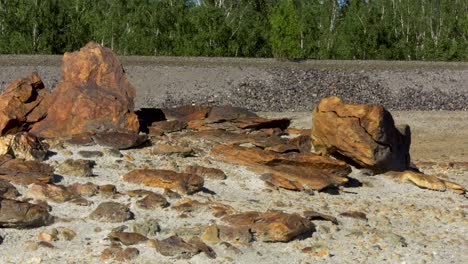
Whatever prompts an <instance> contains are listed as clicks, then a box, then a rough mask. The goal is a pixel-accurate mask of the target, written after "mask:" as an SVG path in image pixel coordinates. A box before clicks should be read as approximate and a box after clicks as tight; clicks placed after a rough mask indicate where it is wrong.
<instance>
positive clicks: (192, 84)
mask: <svg viewBox="0 0 468 264" xmlns="http://www.w3.org/2000/svg"><path fill="white" fill-rule="evenodd" d="M121 59H122V63H123V64H124V67H125V69H126V71H127V73H128V76H129V78H130V81H131V82H132V84H134V86H135V87H137V94H138V95H137V98H136V106H137V107H138V108H140V107H171V106H176V105H184V104H212V105H215V104H216V105H222V104H230V105H235V106H242V107H246V108H248V109H251V110H254V111H309V110H311V109H312V108H313V106H314V105H315V104H317V103H318V101H319V100H320V99H321V98H323V97H326V96H331V95H336V96H340V97H342V98H344V99H346V100H347V101H351V102H356V103H372V104H382V105H384V106H385V107H387V108H388V109H390V110H465V111H466V110H468V106H467V104H466V102H468V63H443V62H442V63H434V62H382V61H375V62H374V61H304V62H290V61H278V60H273V59H230V58H155V57H122V58H121ZM32 71H37V72H39V74H40V75H41V76H42V78H43V79H44V81H45V83H46V86H47V87H48V88H49V89H52V88H53V87H54V86H55V85H56V84H57V82H58V81H59V80H60V57H59V56H0V87H2V88H3V87H4V86H5V84H6V83H8V82H9V81H11V80H13V79H16V78H20V77H22V76H24V75H26V74H29V73H30V72H32Z"/></svg>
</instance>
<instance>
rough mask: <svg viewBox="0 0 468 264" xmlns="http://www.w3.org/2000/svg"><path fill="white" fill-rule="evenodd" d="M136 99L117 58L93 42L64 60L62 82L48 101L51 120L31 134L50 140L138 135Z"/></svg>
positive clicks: (46, 120)
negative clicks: (115, 133)
mask: <svg viewBox="0 0 468 264" xmlns="http://www.w3.org/2000/svg"><path fill="white" fill-rule="evenodd" d="M134 97H135V88H134V87H133V86H132V85H131V84H130V83H129V82H128V80H127V77H126V75H125V72H124V70H123V67H122V65H121V64H120V62H119V60H118V59H117V57H116V56H115V54H114V53H113V52H112V51H111V50H110V49H108V48H104V47H102V46H100V45H98V44H96V43H93V42H90V43H88V44H87V45H86V46H85V47H83V48H82V49H80V50H79V51H76V52H72V53H65V55H64V56H63V60H62V80H61V82H60V83H59V84H58V85H57V87H56V88H55V90H54V91H53V92H52V93H51V94H50V96H48V97H47V98H46V101H47V103H48V105H49V108H48V109H47V116H46V117H45V118H44V119H43V120H41V122H38V123H36V124H35V125H34V126H33V128H32V129H31V132H32V133H33V134H36V135H38V136H41V137H46V138H50V137H64V136H71V135H77V134H82V133H87V132H103V131H119V132H131V133H134V132H137V131H138V128H139V123H138V117H137V116H136V114H135V113H134V112H133V108H134V104H133V99H134Z"/></svg>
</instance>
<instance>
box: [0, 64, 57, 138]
mask: <svg viewBox="0 0 468 264" xmlns="http://www.w3.org/2000/svg"><path fill="white" fill-rule="evenodd" d="M47 94H48V92H47V90H46V89H44V83H43V82H42V80H41V78H40V77H39V75H38V74H37V73H33V74H31V75H28V76H26V77H25V78H23V79H20V80H15V81H12V82H11V83H9V84H7V86H6V88H5V90H4V92H3V93H2V94H1V95H0V135H5V134H14V133H16V132H19V131H24V130H28V129H29V128H30V127H31V125H33V124H34V123H35V122H37V121H39V120H41V119H43V118H44V117H45V116H46V113H47V105H46V103H45V101H44V97H45V96H46V95H47Z"/></svg>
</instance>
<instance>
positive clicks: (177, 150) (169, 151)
mask: <svg viewBox="0 0 468 264" xmlns="http://www.w3.org/2000/svg"><path fill="white" fill-rule="evenodd" d="M193 152H194V151H193V149H192V148H189V147H182V146H177V145H169V144H156V145H154V146H153V147H151V149H150V150H149V154H151V155H179V156H183V157H187V156H190V155H193Z"/></svg>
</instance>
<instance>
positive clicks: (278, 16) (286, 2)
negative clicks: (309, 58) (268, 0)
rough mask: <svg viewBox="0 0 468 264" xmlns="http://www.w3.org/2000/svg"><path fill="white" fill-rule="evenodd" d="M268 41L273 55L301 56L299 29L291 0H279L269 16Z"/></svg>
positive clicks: (285, 56) (295, 11)
mask: <svg viewBox="0 0 468 264" xmlns="http://www.w3.org/2000/svg"><path fill="white" fill-rule="evenodd" d="M270 24H271V31H270V42H271V46H272V49H273V55H274V56H275V57H280V58H299V57H301V53H302V52H301V46H300V39H301V30H300V26H299V16H298V14H297V9H296V6H295V5H294V2H293V0H280V1H278V3H277V4H276V5H275V6H274V7H273V10H272V13H271V16H270Z"/></svg>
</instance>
